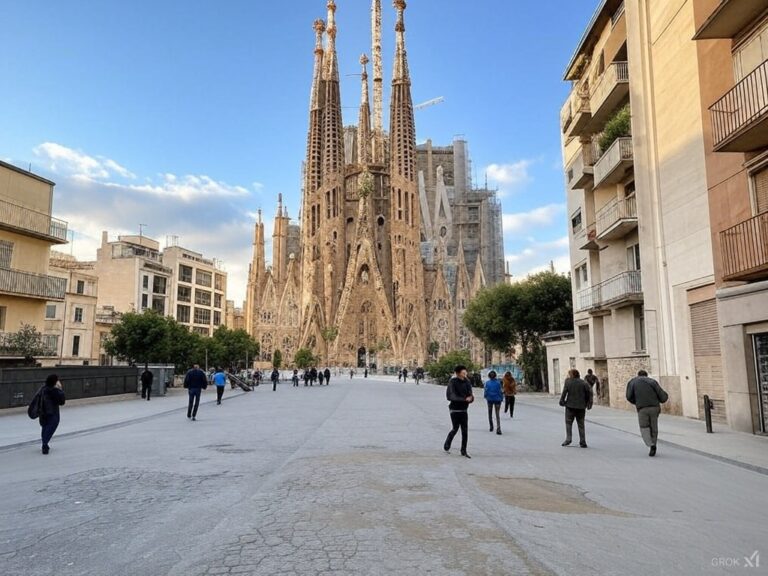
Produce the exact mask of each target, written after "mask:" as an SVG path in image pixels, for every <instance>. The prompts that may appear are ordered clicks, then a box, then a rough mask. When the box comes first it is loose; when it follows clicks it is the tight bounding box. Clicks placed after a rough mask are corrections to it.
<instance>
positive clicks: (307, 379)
mask: <svg viewBox="0 0 768 576" xmlns="http://www.w3.org/2000/svg"><path fill="white" fill-rule="evenodd" d="M302 377H303V378H304V386H309V370H307V369H306V368H305V369H304V374H303V376H302Z"/></svg>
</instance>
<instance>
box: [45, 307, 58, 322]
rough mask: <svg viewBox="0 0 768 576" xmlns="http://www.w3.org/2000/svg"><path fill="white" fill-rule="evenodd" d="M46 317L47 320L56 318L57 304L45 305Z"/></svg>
mask: <svg viewBox="0 0 768 576" xmlns="http://www.w3.org/2000/svg"><path fill="white" fill-rule="evenodd" d="M45 319H46V320H55V319H56V304H48V305H46V307H45Z"/></svg>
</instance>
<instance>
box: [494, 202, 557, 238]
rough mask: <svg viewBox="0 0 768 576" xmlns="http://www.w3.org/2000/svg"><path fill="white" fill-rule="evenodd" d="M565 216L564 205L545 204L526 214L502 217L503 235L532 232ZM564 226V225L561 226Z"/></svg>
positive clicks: (520, 213) (518, 213)
mask: <svg viewBox="0 0 768 576" xmlns="http://www.w3.org/2000/svg"><path fill="white" fill-rule="evenodd" d="M563 214H565V204H547V205H546V206H540V207H538V208H534V209H533V210H530V211H528V212H517V213H514V214H504V215H502V223H503V226H504V233H505V234H519V233H522V232H528V233H530V232H532V231H535V230H536V227H546V226H551V225H552V224H554V223H555V221H556V220H557V218H559V217H560V216H562V215H563ZM563 226H565V224H563Z"/></svg>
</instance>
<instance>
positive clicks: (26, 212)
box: [0, 198, 67, 244]
mask: <svg viewBox="0 0 768 576" xmlns="http://www.w3.org/2000/svg"><path fill="white" fill-rule="evenodd" d="M0 228H2V229H3V230H8V231H10V232H17V233H21V234H25V235H27V236H34V237H35V238H40V239H41V240H46V241H47V242H51V243H52V244H66V243H67V223H66V222H64V221H63V220H58V219H56V218H51V215H50V214H46V213H45V212H38V211H37V210H32V209H31V208H27V207H25V206H20V205H18V204H14V203H13V202H9V201H8V200H5V199H2V198H0Z"/></svg>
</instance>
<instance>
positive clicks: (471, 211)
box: [467, 206, 480, 222]
mask: <svg viewBox="0 0 768 576" xmlns="http://www.w3.org/2000/svg"><path fill="white" fill-rule="evenodd" d="M467 215H468V216H469V221H470V222H479V221H480V208H478V207H477V206H470V207H469V208H467Z"/></svg>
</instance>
